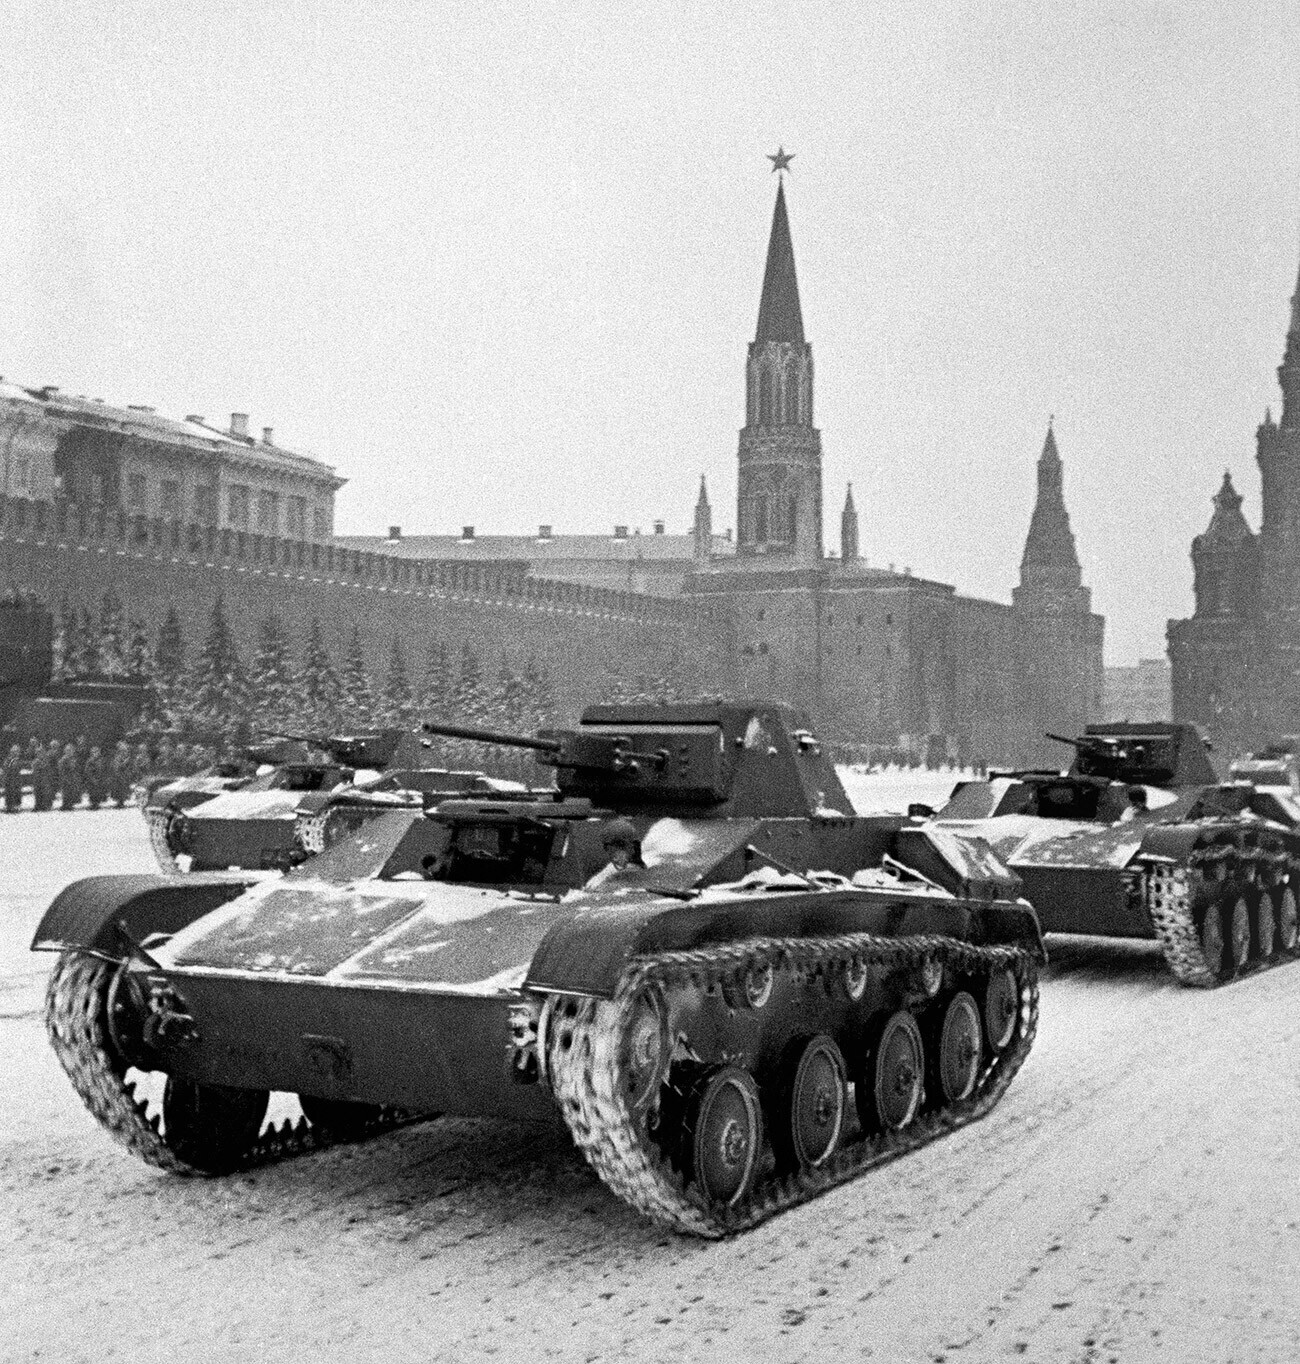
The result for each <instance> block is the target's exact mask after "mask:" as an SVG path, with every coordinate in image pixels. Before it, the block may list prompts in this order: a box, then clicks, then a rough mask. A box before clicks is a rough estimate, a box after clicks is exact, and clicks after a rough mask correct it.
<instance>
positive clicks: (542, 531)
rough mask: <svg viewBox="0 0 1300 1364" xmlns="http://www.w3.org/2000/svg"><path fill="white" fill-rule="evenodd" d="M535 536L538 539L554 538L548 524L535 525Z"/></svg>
mask: <svg viewBox="0 0 1300 1364" xmlns="http://www.w3.org/2000/svg"><path fill="white" fill-rule="evenodd" d="M537 538H538V539H539V540H551V539H554V535H553V534H552V531H551V528H550V526H538V527H537Z"/></svg>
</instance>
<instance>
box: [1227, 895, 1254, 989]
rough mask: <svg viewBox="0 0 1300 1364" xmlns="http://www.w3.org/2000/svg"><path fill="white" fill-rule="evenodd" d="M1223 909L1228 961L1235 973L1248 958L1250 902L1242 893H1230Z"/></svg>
mask: <svg viewBox="0 0 1300 1364" xmlns="http://www.w3.org/2000/svg"><path fill="white" fill-rule="evenodd" d="M1225 909H1226V910H1227V915H1228V962H1229V966H1230V969H1231V972H1232V974H1234V975H1235V974H1236V973H1237V972H1238V971H1241V970H1244V969H1245V966H1246V963H1247V962H1248V961H1249V960H1250V904H1249V903H1248V901H1247V900H1246V897H1245V896H1244V895H1240V894H1239V895H1236V896H1231V895H1230V896H1229V897H1228V901H1227V903H1226V905H1225Z"/></svg>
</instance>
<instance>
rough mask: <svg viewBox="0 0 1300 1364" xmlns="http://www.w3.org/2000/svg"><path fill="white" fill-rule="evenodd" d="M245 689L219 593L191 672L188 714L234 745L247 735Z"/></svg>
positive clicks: (228, 743) (210, 732)
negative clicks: (206, 632)
mask: <svg viewBox="0 0 1300 1364" xmlns="http://www.w3.org/2000/svg"><path fill="white" fill-rule="evenodd" d="M247 690H248V689H247V683H246V679H245V674H244V665H243V663H242V662H241V661H240V658H239V651H238V649H237V648H236V647H235V640H234V636H233V635H232V634H231V633H230V626H229V625H228V624H227V622H226V610H225V603H224V602H223V601H222V599H221V595H220V593H218V594H217V599H216V601H215V602H213V605H212V617H211V620H210V621H209V623H208V634H207V638H206V639H205V640H204V641H203V648H202V649H201V650H200V651H199V655H198V657H197V658H196V659H195V660H194V667H193V670H192V672H191V675H190V684H189V697H188V701H189V704H188V705H187V707H186V710H187V711H188V713H189V714H188V718H190V719H192V721H193V722H194V724H195V725H196V726H197V727H198V728H199V729H200V730H203V731H206V732H207V733H209V734H211V735H212V736H213V737H216V736H217V735H219V736H220V737H221V739H222V740H223V742H224V743H225V744H226V745H227V746H231V747H233V746H235V745H236V744H238V743H241V742H243V741H244V740H245V739H246V737H247V731H248V723H247V717H246V715H245V714H244V706H245V702H246V699H247Z"/></svg>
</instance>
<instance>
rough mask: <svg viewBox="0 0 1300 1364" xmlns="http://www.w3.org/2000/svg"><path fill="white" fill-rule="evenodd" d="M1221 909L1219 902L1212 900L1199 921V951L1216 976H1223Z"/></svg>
mask: <svg viewBox="0 0 1300 1364" xmlns="http://www.w3.org/2000/svg"><path fill="white" fill-rule="evenodd" d="M1224 947H1225V942H1224V937H1223V911H1222V909H1221V908H1220V906H1219V903H1218V902H1217V901H1215V900H1212V901H1211V902H1210V903H1209V904H1208V905H1206V907H1205V918H1204V920H1203V921H1202V923H1201V953H1202V955H1203V956H1204V957H1205V964H1206V965H1207V966H1208V967H1209V968H1210V970H1211V971H1213V972H1214V974H1215V975H1216V976H1219V977H1222V976H1223V953H1224Z"/></svg>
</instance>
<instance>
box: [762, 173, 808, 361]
mask: <svg viewBox="0 0 1300 1364" xmlns="http://www.w3.org/2000/svg"><path fill="white" fill-rule="evenodd" d="M803 339H804V338H803V312H802V310H801V309H800V307H799V281H798V280H797V279H796V277H795V272H794V243H793V242H792V241H791V240H790V219H789V216H788V215H787V214H786V211H785V184H784V182H782V183H780V184H778V185H777V187H776V207H775V209H773V211H772V233H771V236H770V237H769V238H768V242H767V268H766V269H765V270H764V272H763V297H762V301H761V302H760V303H759V305H758V328H757V330H756V331H755V333H754V340H755V341H757V342H762V341H793V342H795V343H796V344H797V345H802V344H803Z"/></svg>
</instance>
